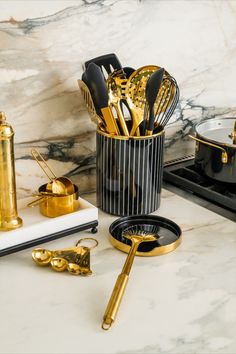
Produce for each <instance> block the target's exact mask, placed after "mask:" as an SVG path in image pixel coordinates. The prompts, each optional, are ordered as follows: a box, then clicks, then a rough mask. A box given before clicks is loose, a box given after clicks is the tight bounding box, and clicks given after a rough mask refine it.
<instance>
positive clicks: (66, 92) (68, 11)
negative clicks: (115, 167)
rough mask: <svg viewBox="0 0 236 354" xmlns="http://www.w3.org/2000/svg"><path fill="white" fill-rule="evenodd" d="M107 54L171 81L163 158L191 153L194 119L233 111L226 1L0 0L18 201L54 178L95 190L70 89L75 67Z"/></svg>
mask: <svg viewBox="0 0 236 354" xmlns="http://www.w3.org/2000/svg"><path fill="white" fill-rule="evenodd" d="M112 52H114V53H116V54H117V55H118V57H119V59H120V61H121V63H122V64H123V65H124V66H132V67H134V68H137V67H140V66H142V65H146V64H156V65H159V66H164V67H165V68H166V69H167V70H168V71H169V72H170V73H171V74H172V75H173V76H175V78H176V79H177V81H178V83H179V86H180V93H181V97H180V102H179V105H178V107H177V109H176V112H175V114H174V116H173V118H172V119H171V122H170V124H169V125H168V127H167V128H166V150H165V159H166V160H169V159H172V158H176V157H180V156H184V155H186V154H189V153H191V152H193V145H194V144H193V143H192V142H191V141H190V140H189V138H188V136H187V135H188V133H189V131H190V130H191V129H192V127H193V125H194V124H195V123H196V122H197V121H199V120H201V119H204V118H208V117H216V116H232V115H234V116H235V115H236V102H235V100H236V99H235V88H234V83H235V80H234V79H236V65H235V60H236V2H235V1H233V0H225V1H212V0H208V1H182V0H181V1H178V0H176V1H172V0H166V1H161V0H141V1H138V0H121V1H120V0H79V1H1V2H0V90H1V91H0V92H1V94H0V110H3V111H5V112H6V114H7V116H8V121H9V122H10V123H11V124H12V125H13V127H14V130H15V155H16V173H17V187H18V197H19V198H20V197H23V196H26V195H29V194H30V193H32V191H35V190H36V189H37V187H38V186H39V185H40V184H42V183H45V182H46V181H47V178H45V176H44V175H43V173H42V172H41V170H40V169H39V167H38V165H37V164H36V163H35V162H34V161H33V160H32V157H31V154H30V150H31V148H32V147H37V148H38V149H39V150H40V152H41V153H43V154H44V155H45V156H47V158H48V159H49V160H48V161H49V163H50V165H51V166H52V167H53V168H54V170H55V171H56V173H57V175H61V174H64V175H67V176H71V177H72V179H73V181H74V182H75V183H77V184H78V185H79V188H80V190H81V191H82V192H83V193H84V192H90V191H92V190H94V189H95V179H96V176H95V163H96V161H95V131H96V126H95V125H94V124H93V123H92V122H91V121H90V119H89V116H88V114H87V112H86V109H85V107H84V105H83V102H82V98H81V95H80V92H79V89H78V85H77V79H78V78H80V77H81V73H82V64H83V62H85V61H86V60H88V59H91V58H93V57H96V56H98V55H102V54H107V53H112Z"/></svg>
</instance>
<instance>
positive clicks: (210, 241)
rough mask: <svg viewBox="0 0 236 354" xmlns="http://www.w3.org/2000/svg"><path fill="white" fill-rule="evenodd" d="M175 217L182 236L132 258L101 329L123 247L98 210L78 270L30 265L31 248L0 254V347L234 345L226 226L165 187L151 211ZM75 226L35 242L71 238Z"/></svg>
mask: <svg viewBox="0 0 236 354" xmlns="http://www.w3.org/2000/svg"><path fill="white" fill-rule="evenodd" d="M155 214H157V215H161V216H164V217H168V218H170V219H172V220H173V221H175V222H176V223H178V224H179V225H180V226H181V228H182V230H183V241H182V244H181V245H180V246H179V247H178V248H177V249H176V250H175V251H174V252H172V253H169V254H166V255H163V256H159V257H150V258H143V257H136V259H135V262H134V266H133V269H132V272H131V276H130V281H129V284H128V286H127V289H126V293H125V296H124V299H123V302H122V304H121V308H120V311H119V313H118V317H117V320H116V322H115V323H114V325H113V327H112V328H111V329H110V331H103V330H102V329H101V322H102V317H103V313H104V310H105V308H106V305H107V302H108V300H109V297H110V294H111V291H112V288H113V286H114V283H115V280H116V277H117V275H118V274H119V272H120V270H121V268H122V266H123V263H124V260H125V258H126V254H124V253H122V252H120V251H118V250H116V249H114V248H113V247H112V246H111V244H110V243H109V241H108V227H109V225H110V224H111V222H112V221H113V220H115V217H112V216H110V215H107V214H105V213H102V212H100V213H99V232H98V233H97V235H96V238H97V239H98V240H99V246H98V247H97V248H96V249H94V250H93V251H92V252H91V268H92V270H93V272H94V274H93V275H92V276H91V277H88V278H82V277H75V276H71V275H69V274H66V273H56V272H54V271H52V270H50V269H48V268H40V267H38V266H36V265H35V264H34V263H33V262H32V260H31V249H28V250H24V251H21V252H18V253H15V254H12V255H9V256H5V257H2V258H1V260H0V262H1V264H0V279H1V285H0V299H1V302H0V314H1V330H0V353H119V354H122V353H144V352H145V353H174V354H175V353H176V354H177V353H188V354H190V353H198V354H199V353H204V354H205V353H224V354H226V353H230V354H231V353H235V352H236V338H235V331H236V318H235V308H236V296H235V295H236V282H235V279H236V224H235V222H234V221H232V220H229V219H226V218H224V217H223V216H221V215H219V214H217V213H214V212H212V211H210V210H208V209H207V208H204V207H202V206H200V205H197V204H195V203H193V202H191V201H189V200H187V199H184V198H182V197H180V196H178V195H176V194H174V193H173V192H170V191H168V190H166V189H164V190H163V193H162V203H161V208H160V209H159V210H158V211H157V212H156V213H155ZM89 235H90V233H89V232H88V231H87V232H82V233H78V234H74V235H70V236H67V237H65V238H62V239H60V240H56V241H53V242H50V243H47V244H44V245H45V246H46V247H47V248H49V249H50V248H52V249H56V248H63V247H70V246H72V245H73V244H74V243H75V242H76V240H78V239H79V238H81V237H86V236H87V237H88V236H89Z"/></svg>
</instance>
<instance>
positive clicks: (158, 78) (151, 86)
mask: <svg viewBox="0 0 236 354" xmlns="http://www.w3.org/2000/svg"><path fill="white" fill-rule="evenodd" d="M164 73H165V69H164V68H161V69H159V70H157V71H155V72H154V73H153V74H152V75H151V76H150V77H149V79H148V81H147V85H146V90H145V95H146V107H145V108H146V109H147V112H146V114H147V121H146V126H145V135H152V133H153V129H154V122H155V113H154V104H155V101H156V98H157V95H158V92H159V90H160V87H161V83H162V80H163V76H164Z"/></svg>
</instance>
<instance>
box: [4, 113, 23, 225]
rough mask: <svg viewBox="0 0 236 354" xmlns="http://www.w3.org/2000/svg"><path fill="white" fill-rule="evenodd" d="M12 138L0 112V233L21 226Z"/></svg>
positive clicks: (10, 130)
mask: <svg viewBox="0 0 236 354" xmlns="http://www.w3.org/2000/svg"><path fill="white" fill-rule="evenodd" d="M13 138H14V130H13V129H12V126H11V125H10V124H8V123H7V122H6V116H5V114H4V113H3V112H0V231H8V230H13V229H16V228H18V227H20V226H22V219H21V218H19V216H18V214H17V204H16V179H15V161H14V145H13Z"/></svg>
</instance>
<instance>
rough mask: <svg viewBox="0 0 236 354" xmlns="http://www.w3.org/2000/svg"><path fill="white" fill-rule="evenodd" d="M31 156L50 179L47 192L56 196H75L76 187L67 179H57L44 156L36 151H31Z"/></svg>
mask: <svg viewBox="0 0 236 354" xmlns="http://www.w3.org/2000/svg"><path fill="white" fill-rule="evenodd" d="M31 154H32V156H33V158H34V159H35V161H36V162H37V163H38V165H39V166H40V167H41V169H42V170H43V172H44V173H45V175H46V176H47V177H48V178H49V179H50V181H51V182H50V183H48V184H47V188H46V189H47V190H46V191H47V192H52V193H56V194H73V193H74V191H75V188H74V185H73V183H72V182H71V180H70V179H69V178H67V177H57V176H56V175H55V173H54V172H53V171H52V169H51V167H50V166H49V165H48V164H47V162H46V161H45V159H44V158H43V156H42V155H41V154H40V152H39V151H38V150H36V149H32V150H31Z"/></svg>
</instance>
